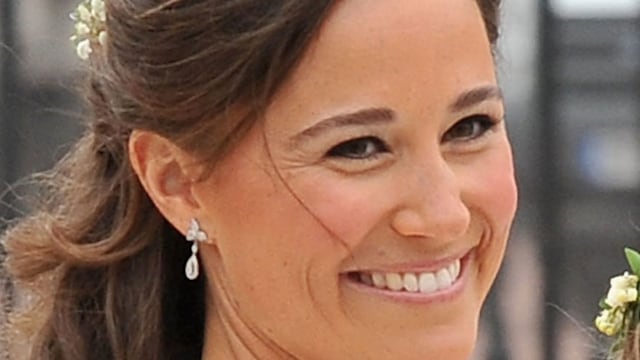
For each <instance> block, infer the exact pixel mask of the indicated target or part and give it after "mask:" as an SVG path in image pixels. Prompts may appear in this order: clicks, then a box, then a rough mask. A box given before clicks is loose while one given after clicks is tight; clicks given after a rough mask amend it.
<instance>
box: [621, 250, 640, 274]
mask: <svg viewBox="0 0 640 360" xmlns="http://www.w3.org/2000/svg"><path fill="white" fill-rule="evenodd" d="M624 254H625V255H626V257H627V262H628V263H629V266H630V267H631V272H633V273H634V274H635V275H638V276H640V253H638V252H637V251H635V250H633V249H630V248H625V249H624Z"/></svg>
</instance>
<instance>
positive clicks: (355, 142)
mask: <svg viewBox="0 0 640 360" xmlns="http://www.w3.org/2000/svg"><path fill="white" fill-rule="evenodd" d="M497 123H498V122H497V121H495V120H494V119H492V118H491V117H490V116H488V115H472V116H469V117H467V118H464V119H462V120H460V121H458V122H457V123H455V124H454V125H453V126H452V127H451V128H450V129H449V130H447V132H445V134H444V135H443V137H442V141H443V142H452V141H455V142H464V141H473V140H476V139H479V138H481V137H482V136H483V135H485V134H486V133H487V132H488V131H489V130H491V129H492V128H493V127H494V126H495V125H496V124H497ZM468 125H470V126H472V128H471V133H472V134H471V135H456V134H455V132H456V131H461V130H462V131H464V130H468V129H465V128H464V127H463V126H468ZM389 152H390V149H389V146H388V145H387V144H386V143H385V142H384V141H383V140H382V139H380V138H378V137H376V136H362V137H358V138H354V139H350V140H347V141H344V142H341V143H339V144H338V145H336V146H334V147H332V148H331V149H329V151H327V153H326V157H329V158H343V159H348V160H361V161H363V160H374V159H376V158H377V157H378V156H381V155H382V154H384V153H389Z"/></svg>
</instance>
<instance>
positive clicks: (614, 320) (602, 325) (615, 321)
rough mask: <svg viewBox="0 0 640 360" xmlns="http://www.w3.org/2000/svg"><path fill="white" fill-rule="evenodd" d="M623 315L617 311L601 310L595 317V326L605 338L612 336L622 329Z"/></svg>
mask: <svg viewBox="0 0 640 360" xmlns="http://www.w3.org/2000/svg"><path fill="white" fill-rule="evenodd" d="M623 321H624V314H623V313H622V312H621V311H618V309H611V310H602V311H601V312H600V315H598V317H596V320H595V325H596V328H598V330H600V331H601V332H602V333H603V334H605V335H607V336H614V335H616V334H617V333H618V332H619V331H620V330H621V329H622V323H623Z"/></svg>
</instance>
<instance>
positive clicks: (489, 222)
mask: <svg viewBox="0 0 640 360" xmlns="http://www.w3.org/2000/svg"><path fill="white" fill-rule="evenodd" d="M469 171H470V172H471V173H470V174H469V176H467V191H466V196H467V202H468V204H469V206H470V207H472V208H473V211H474V212H475V213H476V214H477V216H478V218H479V220H480V223H481V224H484V226H485V230H488V231H489V235H490V237H488V238H486V239H484V241H483V242H482V243H481V244H480V247H479V249H478V252H479V254H478V258H479V260H480V263H479V266H480V268H479V271H480V274H481V276H482V277H483V279H485V283H486V284H487V286H488V285H490V284H491V283H492V282H493V279H494V277H495V275H496V274H497V271H498V269H499V267H500V264H501V263H502V258H503V255H504V250H505V247H506V243H507V239H508V236H509V230H510V228H511V223H512V221H513V218H514V216H515V211H516V207H517V187H516V182H515V177H514V171H513V161H512V157H511V151H510V147H509V145H508V142H506V140H505V142H504V144H502V145H501V146H500V147H498V148H494V149H492V151H491V152H490V153H488V154H487V156H486V157H484V159H483V160H482V161H478V162H476V163H474V165H473V167H472V168H470V169H469Z"/></svg>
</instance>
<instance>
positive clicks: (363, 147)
mask: <svg viewBox="0 0 640 360" xmlns="http://www.w3.org/2000/svg"><path fill="white" fill-rule="evenodd" d="M388 152H389V147H388V146H387V144H386V143H385V142H384V141H382V140H381V139H380V138H378V137H375V136H363V137H359V138H355V139H350V140H347V141H344V142H342V143H340V144H338V145H336V146H334V147H332V148H331V149H329V151H327V157H330V158H346V159H350V160H373V159H375V158H376V157H378V156H380V155H381V154H383V153H388Z"/></svg>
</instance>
